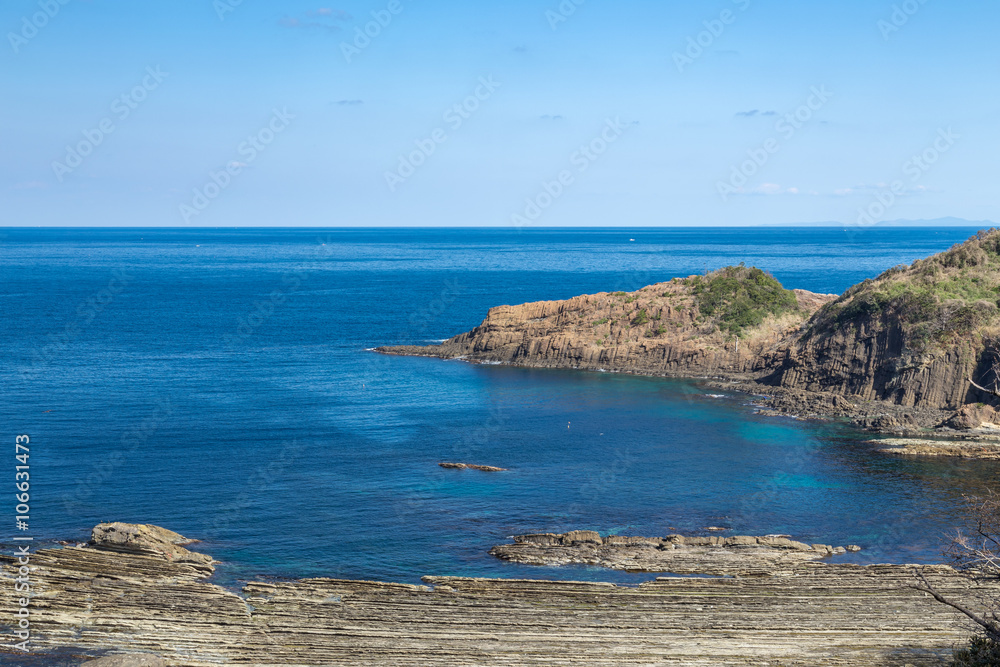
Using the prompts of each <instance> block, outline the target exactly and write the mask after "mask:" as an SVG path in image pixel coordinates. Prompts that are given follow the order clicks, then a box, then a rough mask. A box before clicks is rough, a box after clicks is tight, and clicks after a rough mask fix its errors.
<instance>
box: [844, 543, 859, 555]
mask: <svg viewBox="0 0 1000 667" xmlns="http://www.w3.org/2000/svg"><path fill="white" fill-rule="evenodd" d="M847 550H848V551H850V552H851V553H852V554H854V553H857V552H859V551H861V547H859V546H858V545H857V544H848V545H847Z"/></svg>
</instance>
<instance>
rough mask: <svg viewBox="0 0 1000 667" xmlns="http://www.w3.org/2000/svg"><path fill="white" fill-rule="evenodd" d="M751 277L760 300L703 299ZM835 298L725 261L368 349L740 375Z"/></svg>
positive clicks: (779, 350) (760, 365) (761, 364)
mask: <svg viewBox="0 0 1000 667" xmlns="http://www.w3.org/2000/svg"><path fill="white" fill-rule="evenodd" d="M727 271H729V272H730V273H732V274H733V275H732V276H730V275H729V274H728V273H727ZM753 271H757V273H751V272H753ZM758 280H766V281H767V285H766V286H765V287H766V289H765V291H764V292H763V294H762V295H759V296H758V297H757V298H758V301H760V302H761V303H760V304H756V305H753V304H751V305H746V304H744V303H743V302H742V301H740V302H739V303H738V304H737V305H736V306H734V307H732V308H729V309H727V306H729V305H730V304H729V303H728V302H727V301H725V299H724V298H723V297H719V296H718V295H715V296H712V295H713V292H712V290H713V289H715V286H717V285H722V286H723V288H728V289H733V288H732V285H733V284H735V285H740V284H742V283H747V284H749V285H753V286H757V282H756V281H758ZM706 285H707V287H706ZM699 290H701V291H699ZM835 298H836V296H834V295H823V294H813V293H812V292H806V291H803V290H794V291H791V290H784V289H782V288H781V286H780V284H779V283H778V282H777V281H776V280H774V279H773V278H770V277H766V274H764V273H763V272H762V271H759V270H755V269H745V268H743V267H730V269H724V270H722V272H721V273H720V274H719V275H715V274H712V275H710V276H707V277H702V276H691V277H690V278H687V279H674V280H672V281H670V282H666V283H659V284H656V285H650V286H648V287H644V288H642V289H640V290H638V291H636V292H632V293H625V292H615V293H602V294H593V295H587V296H579V297H575V298H572V299H568V300H566V301H541V302H537V303H527V304H524V305H521V306H499V307H496V308H491V309H490V311H489V313H488V314H487V316H486V319H485V320H484V321H483V323H482V324H480V325H479V326H478V327H476V328H475V329H473V330H472V331H470V332H468V333H464V334H461V335H459V336H456V337H454V338H452V339H450V340H447V341H445V342H444V343H441V344H440V345H432V346H426V347H382V348H378V350H377V351H379V352H382V353H385V354H405V355H416V356H433V357H441V358H446V359H455V358H462V359H468V360H471V361H477V362H490V363H505V364H515V365H521V366H532V367H558V368H579V369H589V370H603V369H606V370H616V371H626V372H631V373H638V374H649V375H674V376H685V377H687V376H705V375H723V376H738V377H744V376H747V374H754V373H759V372H760V371H761V370H766V369H768V368H771V367H772V364H773V360H774V359H775V358H781V359H783V358H784V354H785V353H784V349H785V348H784V347H783V341H785V340H786V339H787V338H788V336H789V335H791V334H792V333H794V332H796V331H798V330H799V329H801V327H802V326H803V324H804V323H805V321H806V319H807V318H808V316H809V315H811V314H812V313H813V312H815V310H816V309H817V308H819V307H820V306H821V305H822V304H824V303H827V302H829V301H832V300H833V299H835ZM706 302H708V303H709V306H707V307H706V306H705V304H706Z"/></svg>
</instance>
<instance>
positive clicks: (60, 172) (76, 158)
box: [52, 65, 170, 183]
mask: <svg viewBox="0 0 1000 667" xmlns="http://www.w3.org/2000/svg"><path fill="white" fill-rule="evenodd" d="M168 76H170V73H169V72H163V71H161V70H160V66H159V65H157V66H156V67H155V68H154V67H152V66H150V67H147V68H146V75H145V76H144V77H142V81H140V82H139V83H138V84H137V85H136V86H134V87H133V88H132V89H131V90H129V91H128V92H126V93H122V94H121V95H119V96H118V97H116V98H115V100H114V102H112V103H111V113H112V114H114V117H111V116H106V117H105V118H102V119H101V120H100V122H98V123H97V126H96V127H94V128H92V129H84V130H82V134H83V139H82V140H80V141H78V142H77V143H76V144H71V145H67V146H66V157H64V158H63V161H62V162H59V161H58V160H56V161H53V162H52V172H53V173H54V174H55V175H56V178H57V179H58V180H59V182H60V183H62V182H63V179H65V178H66V176H67V175H69V174H71V173H73V171H75V170H76V169H77V168H78V167H79V166H80V165H82V164H83V163H84V160H86V158H87V157H88V156H90V155H91V154H92V153H93V152H94V151H95V150H96V149H97V147H98V146H100V145H101V144H103V143H104V140H105V139H106V138H108V136H110V135H111V134H113V133H114V131H115V130H116V129H118V126H117V125H115V120H116V119H117V121H118V122H119V123H120V122H122V121H124V120H125V119H126V118H128V117H129V116H131V115H132V112H133V111H135V110H136V109H138V108H139V105H140V104H142V103H143V102H145V101H146V99H147V98H148V97H149V94H150V93H151V92H153V91H154V90H156V89H157V88H159V87H160V84H161V83H163V81H164V79H166V78H167V77H168Z"/></svg>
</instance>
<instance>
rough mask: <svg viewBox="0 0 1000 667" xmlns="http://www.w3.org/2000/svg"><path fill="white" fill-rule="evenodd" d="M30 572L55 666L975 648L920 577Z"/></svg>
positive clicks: (839, 662)
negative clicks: (634, 583)
mask: <svg viewBox="0 0 1000 667" xmlns="http://www.w3.org/2000/svg"><path fill="white" fill-rule="evenodd" d="M5 559H6V563H7V564H5V565H4V567H3V568H2V576H3V577H5V578H7V579H12V578H13V577H15V576H16V565H12V564H11V561H12V558H11V557H9V556H6V557H5ZM31 559H32V568H33V569H32V572H31V577H32V580H33V587H34V597H33V598H32V602H31V627H32V633H33V642H32V651H33V653H35V654H36V655H38V654H43V655H50V656H51V657H53V658H55V657H56V656H63V655H67V654H72V655H77V656H79V655H93V656H98V655H104V654H107V653H117V652H127V653H140V652H148V653H152V654H155V655H159V656H162V657H163V658H164V659H165V660H166V662H167V664H169V665H172V666H175V667H182V666H183V667H209V666H210V665H212V666H214V665H220V664H243V665H300V666H301V665H389V664H391V665H400V666H404V667H408V666H411V665H412V666H414V667H416V666H418V665H419V666H420V667H424V666H426V665H442V666H443V665H456V664H467V665H483V664H496V665H499V664H516V665H553V664H559V665H587V666H598V665H600V666H607V667H610V666H611V665H616V666H625V667H628V666H635V665H652V664H656V665H688V666H695V667H708V666H712V667H716V666H717V665H720V664H725V665H741V666H748V665H760V666H763V665H778V664H780V665H786V666H789V667H792V666H798V667H805V666H807V665H808V666H810V667H812V666H813V665H820V664H822V665H836V666H838V667H854V666H859V667H860V666H862V665H864V666H866V667H867V666H870V665H889V666H897V667H903V666H904V665H912V666H914V667H917V666H919V667H924V666H927V667H929V666H930V665H939V664H941V660H942V659H943V658H945V657H948V656H950V654H951V650H952V648H953V647H954V646H956V645H959V644H961V643H963V642H965V641H967V639H968V636H969V633H970V629H969V628H968V626H967V625H966V623H965V622H964V621H963V620H962V617H961V616H960V615H959V614H958V613H957V612H955V611H953V610H951V609H950V608H948V607H945V606H943V605H940V604H938V603H937V602H935V601H933V600H932V599H931V598H930V597H929V596H927V595H926V594H923V593H920V592H918V591H916V590H913V589H912V588H910V587H909V585H910V584H911V583H912V582H913V581H914V574H913V570H912V568H911V567H906V566H867V567H861V566H853V565H823V564H819V563H801V564H799V565H797V566H796V567H794V568H793V569H791V570H790V571H789V572H788V573H786V574H785V575H784V576H777V577H771V576H755V577H738V578H728V577H727V578H699V577H667V578H659V579H656V580H655V581H649V582H646V583H643V584H641V585H639V586H638V587H620V586H616V585H613V584H601V583H579V582H566V581H523V580H488V579H461V578H452V577H425V578H424V585H417V586H415V585H408V584H385V583H375V582H364V581H344V580H337V579H306V580H302V581H279V582H255V583H249V584H247V585H246V586H245V587H244V589H243V591H242V592H243V595H244V596H245V597H240V596H238V595H236V594H234V593H232V592H230V591H227V590H226V589H224V588H222V587H220V586H217V585H214V584H211V583H207V582H205V581H203V580H202V578H201V577H202V574H204V573H203V572H202V573H199V572H198V571H197V570H196V569H195V568H194V567H192V565H191V564H190V563H181V562H177V561H176V560H168V559H166V558H164V557H160V556H152V555H147V554H137V553H128V552H124V551H108V550H105V549H98V548H95V547H84V548H78V547H72V548H65V549H46V550H42V551H39V552H36V553H33V554H32V557H31ZM922 571H923V572H924V573H925V575H926V576H927V578H928V579H929V580H930V581H931V582H932V583H933V584H934V586H935V587H936V588H937V589H938V590H940V591H941V592H942V593H944V594H946V595H948V596H949V597H952V598H955V599H957V600H966V601H971V600H973V599H975V598H976V597H977V596H978V595H981V594H990V595H993V596H994V597H995V596H996V595H997V594H1000V590H998V589H997V585H996V584H995V583H989V582H974V581H972V580H970V579H969V578H967V577H964V576H961V575H959V574H957V573H956V572H955V571H954V570H952V569H951V568H949V567H945V566H925V567H923V568H922ZM8 585H10V582H8ZM16 604H17V601H16V600H15V598H14V596H12V595H5V596H2V597H0V618H2V619H12V618H15V615H14V614H15V606H16ZM3 622H5V623H9V620H6V621H3ZM12 650H13V649H11V648H9V647H7V646H2V647H0V653H3V652H9V651H12ZM5 658H8V659H9V661H10V662H12V663H14V664H17V662H18V660H19V657H15V656H13V655H0V662H4V661H5ZM53 662H55V660H53Z"/></svg>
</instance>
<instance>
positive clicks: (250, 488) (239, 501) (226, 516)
mask: <svg viewBox="0 0 1000 667" xmlns="http://www.w3.org/2000/svg"><path fill="white" fill-rule="evenodd" d="M304 450H305V446H304V445H300V444H299V443H298V441H296V440H292V441H291V442H283V443H282V444H281V451H279V452H278V454H277V456H275V458H274V460H272V461H271V462H269V463H267V464H266V465H261V466H259V467H258V468H256V469H255V470H254V472H253V473H251V474H250V476H249V477H247V479H246V482H244V484H243V491H242V492H241V493H240V495H238V496H237V497H236V498H235V499H234V500H233V502H231V503H228V504H226V505H224V506H222V507H220V508H219V509H218V510H216V511H215V512H214V513H213V516H214V517H215V518H214V519H213V520H212V523H211V525H210V526H209V529H208V532H207V534H205V537H208V538H215V537H218V536H219V535H220V534H222V533H223V532H225V531H226V530H227V529H228V528H229V527H230V526H232V525H233V524H234V523H236V522H237V521H239V520H240V519H241V518H242V517H243V513H244V512H246V510H247V509H249V508H251V507H253V504H254V502H255V501H256V500H258V499H259V498H260V497H261V496H263V495H264V494H266V493H267V492H268V491H269V490H270V489H271V488H273V486H274V484H275V483H276V482H278V481H279V480H281V478H282V477H283V476H284V474H285V473H286V472H287V471H288V469H289V468H291V467H292V465H293V464H295V463H297V462H298V460H299V458H300V456H301V455H302V452H303V451H304Z"/></svg>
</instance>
